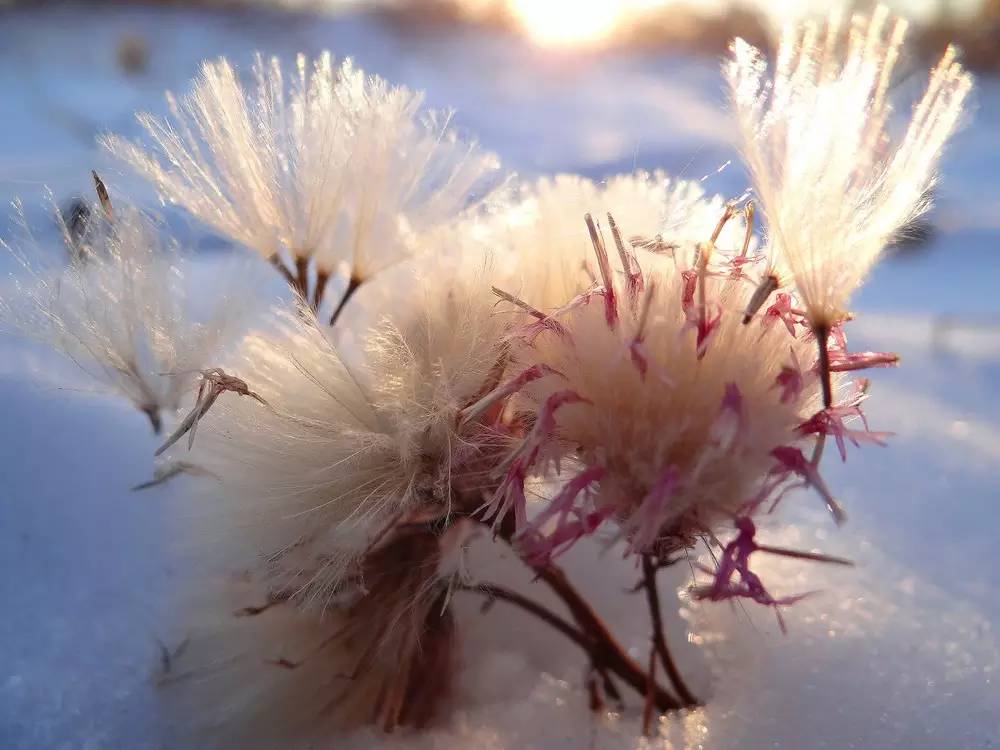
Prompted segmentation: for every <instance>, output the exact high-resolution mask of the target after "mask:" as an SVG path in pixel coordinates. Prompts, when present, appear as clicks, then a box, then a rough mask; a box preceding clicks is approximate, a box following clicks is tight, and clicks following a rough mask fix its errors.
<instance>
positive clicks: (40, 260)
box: [0, 204, 243, 429]
mask: <svg viewBox="0 0 1000 750" xmlns="http://www.w3.org/2000/svg"><path fill="white" fill-rule="evenodd" d="M83 216H85V217H87V218H85V219H83V220H82V221H83V222H84V226H83V228H82V230H80V229H79V228H74V227H71V226H70V224H68V223H67V222H66V221H64V219H63V218H62V216H59V215H57V220H58V223H59V227H60V230H61V232H62V239H63V242H64V244H65V251H66V252H65V254H63V255H62V260H65V261H66V262H65V264H64V265H63V264H62V263H53V262H51V261H48V262H47V261H46V260H45V255H46V254H45V253H43V252H42V250H41V248H40V247H38V245H37V243H34V242H31V241H27V242H26V243H25V246H24V247H22V248H13V247H11V246H8V249H9V250H10V251H11V252H12V253H13V254H14V255H15V256H16V257H17V258H18V260H19V261H20V262H21V265H22V266H23V268H24V271H25V276H24V277H23V278H22V279H20V280H19V284H18V285H19V287H20V290H21V292H22V294H21V295H20V297H19V298H16V299H10V300H6V301H0V313H2V317H3V319H4V322H5V323H6V324H7V325H8V326H9V327H12V328H15V329H16V330H18V331H19V332H20V333H21V334H22V335H24V336H27V337H30V338H34V339H37V340H40V341H42V342H44V343H46V344H48V345H50V346H52V347H54V348H55V349H57V350H59V351H60V352H62V353H63V354H65V355H66V356H67V357H69V358H70V359H72V360H73V361H74V362H76V363H77V364H78V365H79V366H80V367H81V368H82V369H83V370H84V371H86V372H87V373H88V374H90V375H91V376H92V377H93V378H94V379H95V380H96V381H97V382H99V383H100V384H102V385H103V386H105V387H107V388H108V389H110V390H111V391H112V392H114V393H117V394H119V395H121V396H124V397H125V398H127V399H129V400H130V401H131V402H132V403H133V404H135V406H136V407H137V408H138V409H141V410H142V411H144V412H146V413H147V414H148V415H149V418H150V420H151V421H152V422H153V425H154V428H157V429H158V427H159V423H160V417H161V413H166V414H172V413H174V412H175V411H176V410H177V408H178V406H179V404H180V401H181V399H182V397H183V396H184V395H185V394H186V392H187V391H188V390H189V388H190V386H191V384H192V383H193V382H194V380H195V378H196V376H197V373H198V371H199V370H200V369H202V368H204V367H207V366H209V363H210V362H211V360H212V359H213V358H215V357H217V356H218V354H219V352H220V350H221V348H222V347H223V346H224V345H225V344H226V343H227V339H228V337H229V336H230V335H233V334H234V333H235V332H236V331H237V330H238V326H239V325H241V322H242V320H243V315H242V312H241V310H240V309H239V306H236V307H233V306H232V304H231V303H232V300H230V299H225V298H223V297H222V296H221V295H220V297H219V298H217V299H215V300H212V301H209V302H208V304H204V301H200V300H194V299H192V296H193V291H192V289H191V287H190V284H189V282H188V280H187V279H186V278H185V274H184V258H183V254H182V253H181V252H180V250H179V249H178V248H177V246H176V245H175V244H174V243H173V242H171V241H170V240H168V239H165V234H164V231H163V228H162V227H161V226H159V225H158V224H157V223H156V222H155V221H153V220H152V219H151V218H150V217H148V216H147V215H145V214H144V213H142V212H141V211H139V210H138V209H135V208H132V207H129V206H120V205H119V206H116V207H115V209H114V218H113V219H111V218H109V217H107V216H105V214H104V213H103V211H102V208H101V207H100V206H99V205H97V204H94V205H92V206H90V207H89V209H88V210H87V211H86V212H85V213H84V214H83ZM24 226H25V229H26V225H24ZM26 231H27V230H26ZM217 286H218V285H217ZM223 286H224V284H223ZM199 303H202V304H199ZM197 307H202V308H207V310H205V315H204V317H203V318H202V319H201V320H199V319H198V318H197V316H196V310H195V308H197Z"/></svg>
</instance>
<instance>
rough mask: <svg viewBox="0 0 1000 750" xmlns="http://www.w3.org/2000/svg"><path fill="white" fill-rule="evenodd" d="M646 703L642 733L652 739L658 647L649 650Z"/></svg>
mask: <svg viewBox="0 0 1000 750" xmlns="http://www.w3.org/2000/svg"><path fill="white" fill-rule="evenodd" d="M647 674H648V675H649V678H648V679H647V681H646V682H647V685H648V687H647V688H646V703H645V704H644V705H643V707H642V733H643V735H645V736H646V737H652V736H653V733H652V728H653V685H655V684H656V647H655V646H654V647H652V648H650V649H649V668H648V671H647Z"/></svg>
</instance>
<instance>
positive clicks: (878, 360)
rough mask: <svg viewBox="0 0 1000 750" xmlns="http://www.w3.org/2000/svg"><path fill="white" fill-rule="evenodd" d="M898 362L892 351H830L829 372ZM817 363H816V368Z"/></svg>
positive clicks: (886, 365)
mask: <svg viewBox="0 0 1000 750" xmlns="http://www.w3.org/2000/svg"><path fill="white" fill-rule="evenodd" d="M898 364H899V355H898V354H895V353H893V352H856V353H854V354H848V353H847V352H845V351H839V350H834V351H832V352H830V372H851V371H854V370H868V369H871V368H874V367H895V366H896V365H898ZM818 367H819V365H817V369H818Z"/></svg>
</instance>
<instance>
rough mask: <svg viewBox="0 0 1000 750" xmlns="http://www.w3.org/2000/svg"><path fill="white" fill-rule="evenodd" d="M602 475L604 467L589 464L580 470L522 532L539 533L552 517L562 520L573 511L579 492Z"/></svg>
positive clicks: (597, 480)
mask: <svg viewBox="0 0 1000 750" xmlns="http://www.w3.org/2000/svg"><path fill="white" fill-rule="evenodd" d="M603 476H604V469H603V468H602V467H600V466H591V467H589V468H587V469H584V470H583V471H581V472H580V473H579V474H577V475H576V476H575V477H573V478H572V479H571V480H569V481H568V482H567V483H566V484H565V485H564V486H563V488H562V489H561V490H560V491H559V493H558V494H557V495H556V496H555V497H554V498H552V500H550V501H549V503H548V505H547V506H546V508H545V510H543V511H542V512H541V513H539V514H538V515H537V516H536V517H535V520H533V521H532V522H531V524H529V525H528V526H527V527H526V528H525V529H524V531H523V532H522V533H524V534H532V533H541V531H542V529H543V528H544V526H545V525H546V524H547V523H548V522H549V521H551V520H552V519H553V518H557V519H558V520H557V523H559V522H562V521H564V520H565V519H566V518H567V517H568V516H569V515H570V514H572V513H573V511H574V509H575V503H576V500H577V497H578V496H579V495H580V493H582V492H584V490H586V489H587V488H588V487H589V486H590V485H591V484H593V483H594V482H599V481H600V480H601V478H602V477H603Z"/></svg>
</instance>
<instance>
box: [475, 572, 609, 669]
mask: <svg viewBox="0 0 1000 750" xmlns="http://www.w3.org/2000/svg"><path fill="white" fill-rule="evenodd" d="M456 588H457V589H458V590H459V591H471V592H474V593H477V594H483V595H484V596H487V597H488V598H489V599H491V600H497V601H502V602H507V603H508V604H513V605H514V606H515V607H519V608H521V609H523V610H524V611H525V612H527V613H529V614H532V615H534V616H535V617H537V618H538V619H540V620H542V621H543V622H545V623H546V624H548V625H550V626H551V627H553V628H555V629H556V630H558V631H559V632H560V633H562V634H563V635H564V636H566V637H567V638H569V639H570V640H571V641H573V643H575V644H576V645H578V646H579V647H580V648H582V649H583V650H584V651H586V652H587V653H588V654H589V653H590V651H591V644H590V641H589V640H588V639H587V637H586V636H585V635H584V634H583V633H581V632H580V631H579V630H577V629H576V628H574V627H573V626H572V625H570V624H569V623H568V622H566V621H565V620H564V619H562V618H561V617H560V616H559V615H557V614H556V613H554V612H551V611H549V610H548V609H546V608H545V607H543V606H542V605H541V604H539V603H538V602H535V601H533V600H531V599H529V598H528V597H526V596H522V595H521V594H519V593H517V592H516V591H511V590H510V589H505V588H503V587H501V586H497V585H495V584H492V583H480V584H477V585H476V586H458V587H456Z"/></svg>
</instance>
